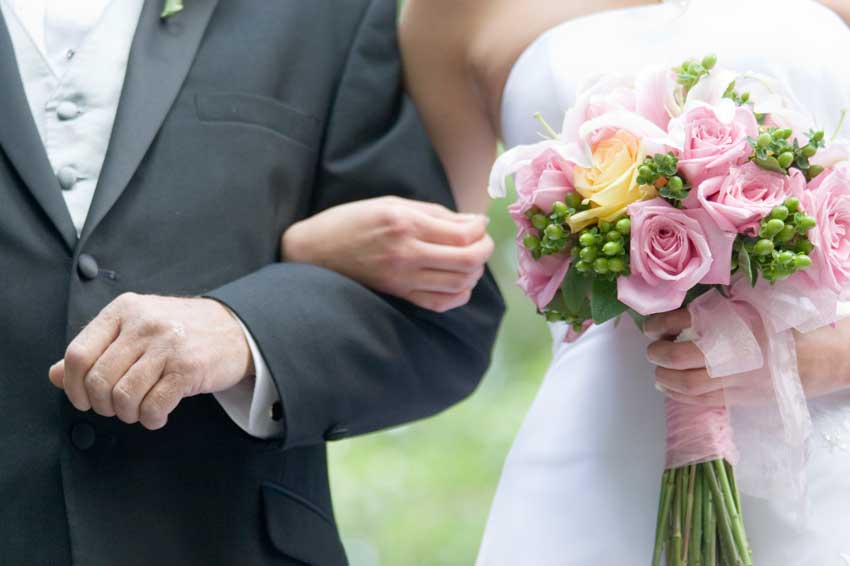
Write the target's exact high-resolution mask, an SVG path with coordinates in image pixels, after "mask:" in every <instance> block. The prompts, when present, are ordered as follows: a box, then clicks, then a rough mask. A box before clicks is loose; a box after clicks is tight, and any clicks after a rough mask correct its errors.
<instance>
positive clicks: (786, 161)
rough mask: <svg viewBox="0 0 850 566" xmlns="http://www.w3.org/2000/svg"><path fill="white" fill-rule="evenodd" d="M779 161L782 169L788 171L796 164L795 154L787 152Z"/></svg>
mask: <svg viewBox="0 0 850 566" xmlns="http://www.w3.org/2000/svg"><path fill="white" fill-rule="evenodd" d="M778 161H779V166H780V167H782V168H783V169H788V167H790V166H791V164H792V163H794V154H793V153H791V152H790V151H786V152H785V153H783V154H781V155H780V156H779V158H778Z"/></svg>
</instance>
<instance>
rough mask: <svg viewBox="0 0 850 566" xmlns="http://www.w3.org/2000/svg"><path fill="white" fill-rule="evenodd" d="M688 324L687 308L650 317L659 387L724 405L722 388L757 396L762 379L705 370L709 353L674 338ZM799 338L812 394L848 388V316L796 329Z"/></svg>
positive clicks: (803, 375)
mask: <svg viewBox="0 0 850 566" xmlns="http://www.w3.org/2000/svg"><path fill="white" fill-rule="evenodd" d="M690 326H691V317H690V314H689V313H688V311H687V310H686V309H680V310H678V311H674V312H671V313H666V314H661V315H657V316H653V317H651V318H649V319H648V320H647V321H646V323H645V325H644V332H645V333H646V335H647V336H649V337H650V338H653V339H655V340H656V341H655V342H653V343H652V344H650V346H649V348H648V349H647V358H648V359H649V361H650V362H651V363H653V364H655V365H656V366H658V368H657V369H656V371H655V375H656V383H657V385H658V386H659V388H660V389H662V390H664V392H665V393H666V394H667V395H669V396H670V397H672V398H673V399H677V400H679V401H683V402H685V403H691V404H698V405H714V406H720V405H723V404H724V389H732V390H733V391H732V395H734V396H735V399H736V400H744V401H746V400H747V399H749V398H752V400H754V401H757V400H758V398H759V395H760V394H761V393H760V391H759V384H761V383H763V379H759V378H758V377H754V376H749V375H743V376H740V377H739V376H733V377H728V378H714V379H713V378H711V377H709V375H708V372H707V371H706V369H705V366H706V362H705V357H704V356H703V354H702V352H701V351H700V350H699V348H697V347H696V345H695V344H694V343H693V342H675V339H676V336H678V335H679V334H680V333H681V332H682V330H684V329H686V328H690ZM795 338H796V342H797V360H798V367H799V371H800V379H801V381H802V383H803V389H804V390H805V392H806V396H807V397H808V398H810V399H811V398H815V397H820V396H823V395H828V394H830V393H835V392H837V391H841V390H844V389H847V388H850V348H848V345H850V319H848V320H845V321H843V322H841V323H838V324H837V325H835V326H827V327H824V328H821V329H820V330H816V331H814V332H810V333H808V334H796V336H795ZM748 377H751V379H747V378H748Z"/></svg>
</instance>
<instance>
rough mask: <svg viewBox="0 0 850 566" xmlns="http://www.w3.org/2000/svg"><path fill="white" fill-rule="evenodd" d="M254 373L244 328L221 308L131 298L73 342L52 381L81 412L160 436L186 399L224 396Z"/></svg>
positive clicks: (117, 304) (108, 309) (111, 307)
mask: <svg viewBox="0 0 850 566" xmlns="http://www.w3.org/2000/svg"><path fill="white" fill-rule="evenodd" d="M253 372H254V367H253V361H252V359H251V351H250V348H249V346H248V342H247V340H246V338H245V335H244V333H243V331H242V327H241V326H240V324H239V322H238V321H237V320H236V319H235V318H234V316H233V315H232V314H231V313H230V311H228V310H227V309H226V308H225V307H224V306H223V305H221V304H220V303H218V302H216V301H213V300H211V299H180V298H171V297H158V296H153V295H136V294H133V293H127V294H124V295H121V296H120V297H118V298H117V299H116V300H114V301H113V302H112V303H110V304H109V305H108V306H107V307H106V308H104V309H103V310H102V311H101V312H100V314H99V315H98V316H97V318H95V319H94V320H93V321H92V322H91V323H90V324H89V325H88V326H86V327H85V328H84V329H83V331H82V332H80V334H79V336H77V337H76V338H75V339H74V340H73V342H71V344H70V345H69V346H68V349H67V351H66V352H65V358H64V359H63V360H60V361H59V362H57V363H56V364H55V365H54V366H53V367H51V368H50V381H51V382H52V383H53V384H54V385H55V386H56V387H59V388H61V389H64V390H65V394H66V395H67V396H68V399H69V400H70V401H71V403H72V404H73V405H74V407H76V408H77V409H78V410H80V411H88V410H89V409H94V411H95V412H96V413H98V414H100V415H103V416H105V417H112V416H117V417H118V418H119V419H121V420H122V421H124V422H125V423H135V422H141V423H142V425H143V426H144V427H145V428H148V429H150V430H155V429H159V428H162V427H163V426H165V423H166V422H167V421H168V415H169V414H170V413H171V412H172V411H173V410H174V409H175V408H176V407H177V405H178V403H180V401H181V400H182V399H183V398H184V397H191V396H192V395H198V394H200V393H217V392H219V391H224V390H226V389H229V388H231V387H233V386H234V385H236V384H237V383H239V382H240V381H242V380H243V379H244V378H245V377H247V376H248V375H251V374H252V373H253Z"/></svg>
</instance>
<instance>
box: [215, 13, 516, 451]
mask: <svg viewBox="0 0 850 566" xmlns="http://www.w3.org/2000/svg"><path fill="white" fill-rule="evenodd" d="M396 10H397V3H396V0H373V1H372V2H371V3H370V5H369V6H368V8H367V9H366V12H365V15H364V17H363V20H362V22H361V24H360V27H359V31H358V32H357V34H356V38H355V40H354V43H353V45H352V47H351V52H350V54H349V57H348V61H347V63H346V66H345V71H344V74H343V76H342V78H341V80H340V83H339V86H338V91H337V94H336V99H335V103H334V108H333V110H332V113H331V118H330V121H329V126H328V128H327V131H326V134H325V143H324V148H323V152H322V159H321V165H320V170H319V172H318V176H317V184H316V186H315V190H314V193H313V198H312V205H311V208H312V212H313V213H315V212H318V211H321V210H323V209H325V208H328V207H331V206H334V205H336V204H340V203H345V202H350V201H354V200H360V199H366V198H372V197H377V196H382V195H398V196H402V197H406V198H413V199H418V200H423V201H432V202H439V203H442V204H445V205H447V206H452V199H451V193H450V190H449V187H448V182H447V180H446V177H445V174H444V172H443V170H442V168H441V166H440V165H439V162H438V160H437V158H436V154H435V152H434V150H433V148H432V146H431V144H430V142H429V141H428V139H427V137H426V135H425V133H424V130H423V127H422V125H421V123H420V120H419V117H418V115H417V112H416V110H415V108H414V107H413V105H412V103H411V101H410V100H409V98H408V97H407V96H406V95H405V93H404V92H403V86H402V70H401V63H400V57H399V52H398V45H397V37H396ZM210 296H211V297H212V298H215V299H217V300H219V301H221V302H223V303H224V304H226V305H227V306H228V307H230V308H231V309H232V310H233V311H234V312H235V313H236V314H237V315H238V316H239V318H240V319H241V320H242V321H243V322H244V324H245V325H246V326H247V327H248V329H249V330H250V332H251V334H252V335H253V337H254V338H255V340H256V342H257V344H258V346H259V348H260V350H261V351H262V354H263V357H264V358H265V360H266V362H267V363H268V367H269V369H270V372H271V374H272V377H273V380H274V383H275V385H276V386H277V389H278V393H279V395H280V399H281V401H282V404H283V427H284V442H285V445H286V446H288V447H292V446H299V445H309V444H316V443H321V442H324V441H326V440H336V439H340V438H345V437H348V436H353V435H358V434H363V433H367V432H372V431H375V430H378V429H383V428H387V427H392V426H395V425H399V424H402V423H405V422H409V421H412V420H416V419H420V418H423V417H427V416H430V415H433V414H435V413H437V412H439V411H441V410H443V409H445V408H447V407H449V406H450V405H452V404H454V403H456V402H458V401H460V400H462V399H463V398H465V397H466V396H468V395H469V394H470V393H472V391H474V390H475V388H476V387H477V385H478V383H479V382H480V380H481V377H482V376H483V374H484V372H485V371H486V370H487V367H488V366H489V363H490V353H491V350H492V346H493V343H494V340H495V336H496V331H497V329H498V325H499V322H500V320H501V317H502V313H503V310H504V305H503V303H502V300H501V297H500V295H499V292H498V289H497V287H496V285H495V282H494V281H493V278H492V276H491V275H490V274H489V273H488V274H487V275H486V276H485V277H484V279H483V280H482V281H481V282H480V284H479V285H478V287H477V288H476V289H475V291H474V292H473V295H472V299H471V301H470V302H469V304H468V305H467V306H465V307H462V308H459V309H455V310H453V311H450V312H448V313H445V314H436V313H432V312H428V311H425V310H422V309H419V308H417V307H415V306H413V305H411V304H409V303H406V302H404V301H401V300H397V299H394V298H391V297H386V296H381V295H379V294H376V293H374V292H373V291H371V290H369V289H366V288H365V287H363V286H361V285H360V284H358V283H356V282H354V281H352V280H350V279H347V278H346V277H343V276H341V275H339V274H337V273H334V272H331V271H328V270H324V269H321V268H318V267H314V266H310V265H301V264H291V263H282V264H275V265H271V266H268V267H266V268H265V269H262V270H261V271H259V272H256V273H253V274H251V275H249V276H247V277H245V278H243V279H241V280H238V281H236V282H233V283H231V284H229V285H227V286H225V287H223V288H220V289H218V290H216V291H214V292H212V293H210Z"/></svg>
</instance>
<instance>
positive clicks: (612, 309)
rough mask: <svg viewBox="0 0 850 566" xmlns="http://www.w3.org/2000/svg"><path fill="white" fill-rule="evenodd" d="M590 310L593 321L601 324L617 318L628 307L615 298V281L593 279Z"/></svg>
mask: <svg viewBox="0 0 850 566" xmlns="http://www.w3.org/2000/svg"><path fill="white" fill-rule="evenodd" d="M590 310H591V313H592V314H593V322H595V323H596V324H602V323H603V322H607V321H609V320H611V319H612V318H617V317H618V316H620V315H621V314H623V313H624V312H626V311H627V310H629V307H627V306H626V305H624V304H623V303H621V302H620V301H619V299H617V282H616V281H609V280H607V279H594V281H593V294H592V295H591V298H590Z"/></svg>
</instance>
